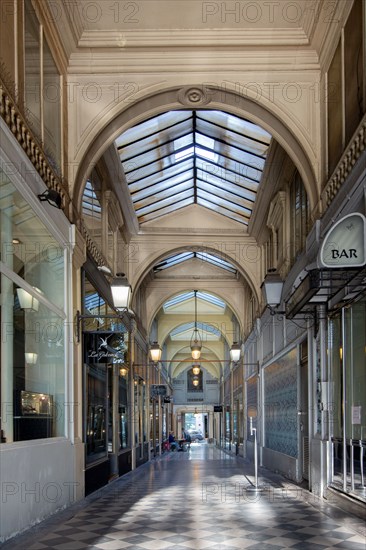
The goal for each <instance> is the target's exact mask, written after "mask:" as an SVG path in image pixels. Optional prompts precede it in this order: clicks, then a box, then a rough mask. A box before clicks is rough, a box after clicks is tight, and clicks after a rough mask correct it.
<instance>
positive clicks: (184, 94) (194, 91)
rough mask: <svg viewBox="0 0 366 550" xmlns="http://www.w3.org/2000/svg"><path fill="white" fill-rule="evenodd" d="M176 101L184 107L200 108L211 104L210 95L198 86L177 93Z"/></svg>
mask: <svg viewBox="0 0 366 550" xmlns="http://www.w3.org/2000/svg"><path fill="white" fill-rule="evenodd" d="M178 101H179V102H180V103H181V104H182V105H185V106H186V107H202V106H203V105H207V104H208V103H210V102H211V94H210V93H209V90H208V89H206V88H202V87H201V88H200V87H199V86H194V87H188V88H183V89H182V90H180V91H179V92H178Z"/></svg>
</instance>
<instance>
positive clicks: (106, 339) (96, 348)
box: [84, 331, 127, 365]
mask: <svg viewBox="0 0 366 550" xmlns="http://www.w3.org/2000/svg"><path fill="white" fill-rule="evenodd" d="M126 355H127V346H126V343H125V341H124V334H123V333H121V332H101V331H100V332H85V333H84V361H85V363H87V364H89V365H90V364H93V363H125V362H126V361H127V357H126Z"/></svg>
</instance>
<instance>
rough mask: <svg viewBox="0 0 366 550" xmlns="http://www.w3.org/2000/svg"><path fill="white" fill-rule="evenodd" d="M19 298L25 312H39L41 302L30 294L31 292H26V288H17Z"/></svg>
mask: <svg viewBox="0 0 366 550" xmlns="http://www.w3.org/2000/svg"><path fill="white" fill-rule="evenodd" d="M37 290H38V289H37ZM17 296H18V300H19V306H20V308H21V309H24V310H25V311H38V308H39V301H38V300H37V298H35V297H34V296H32V295H31V294H29V292H27V291H26V290H24V288H17Z"/></svg>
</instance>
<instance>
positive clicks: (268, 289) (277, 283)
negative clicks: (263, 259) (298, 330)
mask: <svg viewBox="0 0 366 550" xmlns="http://www.w3.org/2000/svg"><path fill="white" fill-rule="evenodd" d="M261 289H262V292H263V297H264V302H265V304H266V307H268V309H269V311H270V313H271V315H277V314H279V315H283V314H284V313H285V312H284V311H277V310H276V308H277V307H278V306H279V305H280V303H281V297H282V290H283V280H282V279H281V276H280V274H279V273H277V272H276V270H275V269H269V270H268V273H267V275H266V276H265V278H264V281H263V283H262V285H261Z"/></svg>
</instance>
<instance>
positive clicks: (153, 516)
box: [3, 443, 366, 550]
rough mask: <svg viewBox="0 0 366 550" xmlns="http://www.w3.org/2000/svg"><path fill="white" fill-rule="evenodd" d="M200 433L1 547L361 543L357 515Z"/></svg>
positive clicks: (323, 546)
mask: <svg viewBox="0 0 366 550" xmlns="http://www.w3.org/2000/svg"><path fill="white" fill-rule="evenodd" d="M260 473H261V477H260V479H259V486H260V491H259V492H256V491H253V490H252V488H253V481H254V480H253V477H252V466H251V465H248V464H246V463H245V462H244V461H243V460H242V459H239V458H236V457H233V456H230V455H228V454H226V453H224V452H222V451H219V450H218V449H215V448H213V447H210V446H208V445H207V444H204V443H199V444H198V443H197V444H194V445H192V447H191V450H190V451H188V452H186V453H168V454H165V455H163V456H162V457H159V458H158V459H156V460H154V461H152V462H151V463H149V464H145V465H143V466H142V467H140V468H138V469H137V470H135V471H134V472H130V473H129V474H127V475H126V476H124V477H122V478H120V479H119V480H117V481H115V482H114V483H112V484H111V485H109V486H108V487H107V488H104V489H103V490H101V491H100V492H98V494H94V495H93V496H91V497H88V498H87V499H85V501H83V503H82V504H80V503H78V504H77V505H76V506H74V507H71V509H68V510H67V511H64V512H61V513H60V514H58V515H56V516H54V517H53V518H50V519H49V520H46V521H45V522H43V524H41V525H40V526H38V527H36V528H32V529H30V530H29V531H28V532H27V533H26V534H24V535H20V536H19V537H16V538H15V539H13V540H12V541H9V542H7V543H5V544H4V545H3V548H4V550H7V549H8V548H9V549H10V548H12V549H14V550H24V549H25V548H27V550H43V549H49V548H53V549H58V550H79V549H84V548H86V549H95V550H96V549H100V550H119V549H127V550H190V549H192V550H193V549H198V550H201V549H202V550H204V549H206V548H207V549H209V548H210V549H216V550H240V549H247V548H250V549H251V550H272V549H273V550H276V549H277V550H279V549H285V548H291V549H294V550H295V549H299V550H308V549H309V550H330V549H341V548H343V549H346V550H365V549H366V538H365V537H366V531H365V527H364V524H363V522H362V521H361V520H360V519H358V518H355V517H353V516H350V515H347V514H346V513H345V512H342V511H341V510H340V509H337V508H335V507H329V506H324V505H322V504H321V503H319V502H318V501H316V499H315V497H313V498H312V496H311V494H310V493H309V492H308V491H306V490H304V489H300V488H299V487H297V486H294V485H292V484H291V483H289V482H288V481H286V480H284V479H282V478H280V476H274V475H272V474H270V473H269V472H267V471H261V472H260Z"/></svg>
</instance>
